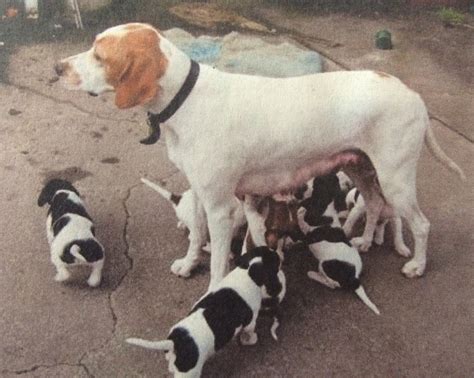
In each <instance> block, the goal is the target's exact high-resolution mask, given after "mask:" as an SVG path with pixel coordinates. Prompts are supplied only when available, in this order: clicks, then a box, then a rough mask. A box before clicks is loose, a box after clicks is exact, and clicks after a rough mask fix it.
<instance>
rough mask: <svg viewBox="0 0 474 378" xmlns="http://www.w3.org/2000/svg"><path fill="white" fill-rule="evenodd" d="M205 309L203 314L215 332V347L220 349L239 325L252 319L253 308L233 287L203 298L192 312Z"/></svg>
mask: <svg viewBox="0 0 474 378" xmlns="http://www.w3.org/2000/svg"><path fill="white" fill-rule="evenodd" d="M200 308H202V309H204V312H203V316H204V318H205V319H206V322H207V324H208V325H209V328H211V330H212V332H213V333H214V349H215V350H219V349H221V348H222V347H223V346H224V345H226V344H227V343H228V342H229V341H230V340H232V338H233V337H234V334H235V331H236V329H237V328H239V327H245V326H247V325H248V324H250V322H251V321H252V315H253V314H252V309H251V308H250V307H249V305H248V304H247V303H246V302H245V301H244V300H243V299H242V297H241V296H240V295H239V294H238V293H237V292H236V291H235V290H233V289H229V288H223V289H220V290H218V291H216V292H214V293H209V294H208V295H206V296H205V297H204V298H202V299H201V300H200V301H199V302H198V303H196V305H195V306H194V308H193V309H192V310H191V313H193V312H195V311H196V310H198V309H200Z"/></svg>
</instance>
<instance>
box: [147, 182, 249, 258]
mask: <svg viewBox="0 0 474 378" xmlns="http://www.w3.org/2000/svg"><path fill="white" fill-rule="evenodd" d="M141 181H142V182H143V183H144V184H145V185H147V186H148V187H150V188H151V189H153V190H154V191H156V192H157V193H159V194H160V195H161V196H162V197H163V198H165V199H166V200H168V202H170V203H171V205H172V206H173V209H174V211H175V213H176V217H177V218H178V224H177V227H178V228H179V229H183V230H186V229H188V230H189V229H190V228H191V227H192V224H193V219H196V218H199V217H197V214H195V209H196V204H195V203H194V201H195V200H196V196H193V194H192V192H191V189H188V190H186V191H184V192H183V193H180V194H177V193H172V192H170V191H169V190H167V189H165V188H163V187H162V186H160V185H158V184H156V183H154V182H152V181H150V180H147V179H146V178H142V179H141ZM200 218H201V219H199V224H200V226H199V227H206V228H207V219H206V217H205V214H203V215H202V217H200ZM234 219H235V223H234V227H233V230H234V231H233V238H234V240H233V242H235V243H237V240H238V239H239V238H238V232H239V229H240V228H241V227H242V226H244V225H245V224H246V219H245V215H244V211H243V208H242V206H240V207H238V208H237V211H236V213H235V215H234ZM237 244H238V243H237ZM202 250H203V251H205V252H208V253H210V252H211V245H210V242H209V241H208V242H207V243H206V244H205V245H203V246H202ZM232 251H233V252H234V254H236V252H237V251H236V249H235V248H232ZM238 254H240V251H239V253H238Z"/></svg>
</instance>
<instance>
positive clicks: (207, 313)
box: [127, 247, 281, 377]
mask: <svg viewBox="0 0 474 378" xmlns="http://www.w3.org/2000/svg"><path fill="white" fill-rule="evenodd" d="M279 269H280V259H279V258H278V255H277V254H276V253H274V252H273V251H271V250H270V249H268V248H266V247H260V248H255V249H253V250H252V251H250V252H248V253H247V254H245V255H243V256H241V258H240V259H239V261H238V266H237V267H236V268H235V269H234V270H233V271H231V272H230V273H229V274H228V275H227V276H226V277H224V279H223V280H222V281H221V282H220V283H219V284H218V285H217V286H216V288H215V289H214V290H211V291H209V292H207V293H206V294H205V295H204V296H203V297H202V298H201V299H200V300H199V301H198V302H197V303H196V304H195V305H194V307H193V309H192V310H191V312H190V314H189V315H188V316H187V317H186V318H184V319H183V320H181V321H180V322H178V323H177V324H176V325H175V326H173V327H172V328H171V330H170V333H169V335H168V338H167V339H166V340H161V341H147V340H143V339H136V338H129V339H127V342H128V343H130V344H134V345H138V346H141V347H144V348H148V349H156V350H165V351H167V354H166V359H167V360H168V363H169V366H168V368H169V371H170V372H171V373H174V375H175V377H176V376H180V377H199V376H200V375H201V371H202V368H203V365H204V363H205V362H206V360H207V359H208V358H209V357H210V356H211V355H212V354H214V353H215V352H216V351H217V350H219V349H221V348H222V347H224V346H225V345H226V344H227V343H228V342H229V341H231V340H232V338H233V337H234V336H235V335H237V334H239V333H240V340H241V342H242V344H244V345H253V344H255V343H256V342H257V334H256V333H255V325H256V320H257V316H258V313H259V310H260V307H261V303H262V287H265V289H266V290H267V292H268V293H269V294H270V295H278V292H279V291H280V289H281V288H280V282H279V280H278V271H279Z"/></svg>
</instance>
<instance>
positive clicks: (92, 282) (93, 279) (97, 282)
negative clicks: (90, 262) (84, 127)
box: [87, 276, 101, 287]
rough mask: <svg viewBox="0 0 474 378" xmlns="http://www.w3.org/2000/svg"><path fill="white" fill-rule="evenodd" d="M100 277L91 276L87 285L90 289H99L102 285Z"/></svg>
mask: <svg viewBox="0 0 474 378" xmlns="http://www.w3.org/2000/svg"><path fill="white" fill-rule="evenodd" d="M100 278H101V277H100V276H90V277H89V278H88V280H87V284H88V285H89V286H90V287H97V286H99V285H100Z"/></svg>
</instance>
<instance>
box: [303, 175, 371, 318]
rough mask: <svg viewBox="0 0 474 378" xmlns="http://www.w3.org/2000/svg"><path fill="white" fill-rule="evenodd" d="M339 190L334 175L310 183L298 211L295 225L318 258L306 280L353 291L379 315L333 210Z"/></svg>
mask: <svg viewBox="0 0 474 378" xmlns="http://www.w3.org/2000/svg"><path fill="white" fill-rule="evenodd" d="M338 188H339V183H338V179H337V177H336V175H334V174H330V175H326V176H322V177H318V178H316V179H315V180H314V191H315V192H316V191H317V192H318V193H319V194H320V195H319V196H313V197H312V198H311V199H310V200H307V201H304V204H303V206H301V207H300V208H299V209H298V224H299V226H300V229H301V231H302V232H303V233H304V234H305V241H306V243H307V244H308V247H309V250H310V251H311V252H312V253H313V255H314V257H316V259H318V261H319V266H318V270H319V271H318V272H314V271H310V272H308V277H309V278H311V279H313V280H315V281H318V282H320V283H322V284H323V285H326V286H328V287H330V288H331V289H335V288H338V287H340V288H343V289H349V290H353V291H355V293H356V294H357V296H358V297H359V298H360V299H361V300H362V301H363V302H364V303H365V304H366V305H367V306H368V307H369V308H370V309H371V310H372V311H373V312H375V313H376V314H377V315H379V314H380V312H379V310H378V308H377V306H375V305H374V304H373V303H372V302H371V301H370V299H369V298H368V297H367V295H366V293H365V290H364V288H363V287H362V285H361V283H360V280H359V276H360V273H361V271H362V260H361V258H360V255H359V252H358V251H357V250H356V249H355V248H354V247H352V245H351V244H350V242H349V240H348V239H347V237H346V236H345V234H344V231H343V230H342V227H341V223H340V221H339V218H338V216H337V211H336V209H335V203H334V195H333V193H336V192H337V189H338Z"/></svg>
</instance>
